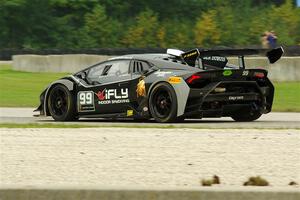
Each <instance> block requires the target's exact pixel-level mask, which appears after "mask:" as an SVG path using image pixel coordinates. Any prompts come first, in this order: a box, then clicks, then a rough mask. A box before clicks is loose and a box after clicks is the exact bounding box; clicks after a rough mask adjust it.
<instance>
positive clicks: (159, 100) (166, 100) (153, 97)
mask: <svg viewBox="0 0 300 200" xmlns="http://www.w3.org/2000/svg"><path fill="white" fill-rule="evenodd" d="M149 108H150V112H151V115H152V117H153V118H154V119H155V120H156V121H157V122H174V121H176V119H177V98H176V93H175V91H174V89H173V88H172V86H171V85H170V84H168V83H159V84H157V85H156V86H154V88H153V90H152V92H151V94H150V98H149Z"/></svg>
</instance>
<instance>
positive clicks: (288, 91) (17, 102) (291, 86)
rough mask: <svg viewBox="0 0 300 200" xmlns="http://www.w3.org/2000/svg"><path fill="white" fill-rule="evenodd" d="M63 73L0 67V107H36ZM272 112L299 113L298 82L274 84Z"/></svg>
mask: <svg viewBox="0 0 300 200" xmlns="http://www.w3.org/2000/svg"><path fill="white" fill-rule="evenodd" d="M65 75H67V74H65V73H36V72H21V71H13V70H12V69H11V66H10V65H0V107H37V106H38V104H39V95H40V93H41V92H42V91H43V90H44V89H45V88H46V87H47V85H48V84H49V83H51V82H52V81H54V80H56V79H58V78H61V77H63V76H65ZM274 85H275V98H274V103H273V111H289V112H300V82H286V83H275V84H274Z"/></svg>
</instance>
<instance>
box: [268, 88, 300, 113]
mask: <svg viewBox="0 0 300 200" xmlns="http://www.w3.org/2000/svg"><path fill="white" fill-rule="evenodd" d="M274 86H275V97H274V103H273V111H288V112H300V82H286V83H274Z"/></svg>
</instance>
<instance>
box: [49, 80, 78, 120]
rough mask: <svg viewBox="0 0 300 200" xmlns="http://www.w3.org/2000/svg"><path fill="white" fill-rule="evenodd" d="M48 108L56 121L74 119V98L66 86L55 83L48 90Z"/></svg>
mask: <svg viewBox="0 0 300 200" xmlns="http://www.w3.org/2000/svg"><path fill="white" fill-rule="evenodd" d="M48 109H49V112H50V114H51V116H52V117H53V119H54V120H56V121H72V120H75V119H76V116H75V104H74V99H73V97H72V94H71V93H70V91H69V90H68V88H66V87H65V86H63V85H60V84H59V85H56V86H54V87H53V88H52V89H51V90H50V93H49V96H48Z"/></svg>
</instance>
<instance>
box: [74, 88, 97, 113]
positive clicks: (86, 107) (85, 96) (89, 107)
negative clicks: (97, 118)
mask: <svg viewBox="0 0 300 200" xmlns="http://www.w3.org/2000/svg"><path fill="white" fill-rule="evenodd" d="M77 102H78V111H79V112H80V111H94V110H95V105H94V93H93V91H81V92H78V94H77Z"/></svg>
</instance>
